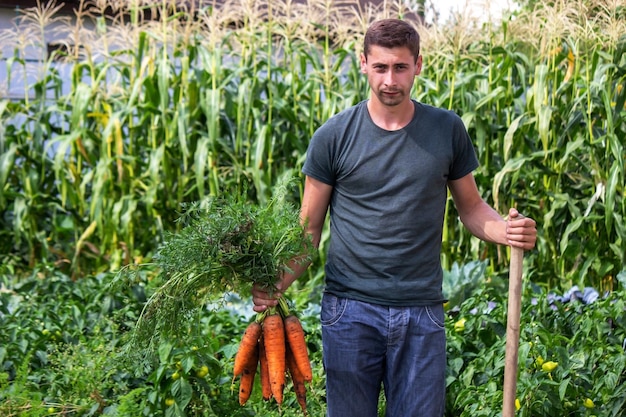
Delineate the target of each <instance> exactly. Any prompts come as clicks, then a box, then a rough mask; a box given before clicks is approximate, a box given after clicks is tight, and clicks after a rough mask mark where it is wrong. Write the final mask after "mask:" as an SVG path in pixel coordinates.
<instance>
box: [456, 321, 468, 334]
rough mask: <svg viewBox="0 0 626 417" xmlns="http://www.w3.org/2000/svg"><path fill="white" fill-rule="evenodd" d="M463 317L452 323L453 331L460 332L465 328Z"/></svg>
mask: <svg viewBox="0 0 626 417" xmlns="http://www.w3.org/2000/svg"><path fill="white" fill-rule="evenodd" d="M465 321H466V320H465V319H461V320H459V321H457V322H456V323H454V331H455V332H462V331H463V330H465Z"/></svg>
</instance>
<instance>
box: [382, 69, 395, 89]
mask: <svg viewBox="0 0 626 417" xmlns="http://www.w3.org/2000/svg"><path fill="white" fill-rule="evenodd" d="M383 83H384V84H385V85H387V86H390V85H395V76H394V74H393V70H391V69H390V70H389V71H387V72H386V73H385V77H384V79H383Z"/></svg>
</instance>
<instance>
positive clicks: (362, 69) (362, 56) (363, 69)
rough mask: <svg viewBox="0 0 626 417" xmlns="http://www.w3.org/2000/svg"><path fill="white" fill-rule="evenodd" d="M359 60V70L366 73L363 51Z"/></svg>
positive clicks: (365, 59)
mask: <svg viewBox="0 0 626 417" xmlns="http://www.w3.org/2000/svg"><path fill="white" fill-rule="evenodd" d="M360 61H361V72H362V73H363V74H366V73H367V58H366V57H365V54H364V53H361V59H360Z"/></svg>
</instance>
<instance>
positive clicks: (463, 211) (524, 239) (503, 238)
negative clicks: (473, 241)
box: [448, 174, 537, 250]
mask: <svg viewBox="0 0 626 417" xmlns="http://www.w3.org/2000/svg"><path fill="white" fill-rule="evenodd" d="M448 188H449V189H450V193H451V194H452V198H453V200H454V204H455V206H456V209H457V211H458V213H459V216H460V217H461V221H462V222H463V224H464V225H465V227H467V229H468V230H469V231H470V232H471V233H472V234H473V235H474V236H476V237H478V238H479V239H481V240H484V241H486V242H492V243H497V244H500V245H509V246H516V247H520V248H523V249H525V250H530V249H532V248H534V247H535V241H536V240H537V228H536V226H537V225H536V223H535V221H534V220H533V219H531V218H528V217H524V216H522V215H520V214H519V213H518V211H517V210H516V209H514V208H511V209H509V218H508V220H504V219H503V218H502V217H501V216H500V215H499V214H498V213H497V212H496V211H495V210H494V209H493V208H492V207H491V206H490V205H489V204H487V203H486V202H485V201H484V200H483V199H482V197H481V196H480V194H479V193H478V188H477V187H476V181H475V180H474V176H473V175H472V174H468V175H466V176H464V177H463V178H460V179H458V180H454V181H449V182H448Z"/></svg>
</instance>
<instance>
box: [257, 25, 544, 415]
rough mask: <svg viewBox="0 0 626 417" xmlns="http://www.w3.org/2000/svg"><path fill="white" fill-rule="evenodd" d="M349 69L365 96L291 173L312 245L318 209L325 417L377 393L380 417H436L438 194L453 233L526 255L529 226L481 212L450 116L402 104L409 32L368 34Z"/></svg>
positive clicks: (376, 28) (440, 314)
mask: <svg viewBox="0 0 626 417" xmlns="http://www.w3.org/2000/svg"><path fill="white" fill-rule="evenodd" d="M360 60H361V70H362V72H363V73H364V74H366V75H367V79H368V82H369V85H370V89H371V94H370V98H369V100H365V101H363V102H361V103H359V104H357V105H356V106H354V107H352V108H350V109H348V110H345V111H343V112H341V113H339V114H337V115H335V116H334V117H331V118H330V119H329V120H328V121H327V122H326V123H325V124H324V125H323V126H321V127H320V128H319V129H318V130H317V132H316V133H315V134H314V136H313V138H312V140H311V143H310V145H309V149H308V152H307V159H306V162H305V164H304V167H303V170H302V171H303V172H304V174H305V175H306V179H305V189H304V195H303V200H302V207H301V218H302V221H303V224H305V225H306V230H307V232H308V233H310V234H311V235H312V237H313V242H314V244H316V245H318V244H319V242H320V238H321V233H322V228H323V225H324V219H325V216H326V212H327V210H328V209H330V231H331V233H330V236H331V237H330V246H329V249H328V257H327V263H326V266H325V271H326V289H325V292H324V295H323V299H322V311H321V322H322V340H323V356H324V368H325V371H326V379H327V381H326V396H327V405H328V416H330V417H349V416H358V417H375V416H377V415H378V414H377V408H378V398H379V392H380V388H381V384H382V386H383V387H384V392H385V397H386V402H387V409H386V413H387V416H389V417H403V416H405V417H435V416H442V415H443V413H444V403H445V365H446V357H445V355H446V347H445V333H444V310H443V303H444V301H445V300H444V298H443V294H442V290H441V285H442V276H443V273H442V270H441V262H440V252H441V239H442V227H443V226H442V225H443V218H444V212H445V205H446V200H447V189H449V190H450V192H451V194H452V197H453V200H454V203H455V206H456V208H457V211H458V213H459V215H460V218H461V221H462V222H463V224H464V225H465V227H467V228H468V229H469V230H470V231H471V232H472V233H473V234H474V235H475V236H477V237H478V238H480V239H482V240H485V241H487V242H493V243H497V244H501V245H510V246H517V247H520V248H523V249H525V250H528V249H532V248H533V247H534V245H535V240H536V224H535V221H534V220H532V219H530V218H525V217H523V216H520V215H519V214H518V212H517V211H516V210H515V209H511V210H510V211H509V218H508V220H506V221H505V220H503V219H502V217H501V216H500V215H499V214H498V213H497V212H496V211H495V210H494V209H493V208H491V207H490V206H489V205H488V204H487V203H485V201H483V199H482V198H481V197H480V195H479V193H478V189H477V187H476V183H475V180H474V177H473V174H472V171H473V170H474V169H476V167H477V166H478V160H477V158H476V155H475V152H474V148H473V146H472V144H471V141H470V138H469V136H468V134H467V131H466V129H465V127H464V125H463V122H462V121H461V119H460V118H459V117H458V116H457V115H456V114H454V113H453V112H450V111H447V110H442V109H437V108H434V107H431V106H428V105H425V104H422V103H418V102H416V101H414V100H412V99H411V98H410V92H411V88H412V86H413V82H414V79H415V77H416V76H418V75H419V74H420V72H421V69H422V57H421V56H420V52H419V35H418V33H417V32H416V31H415V29H414V28H413V27H412V26H411V25H410V24H408V23H406V22H404V21H402V20H396V19H386V20H381V21H377V22H375V23H374V24H372V25H371V27H370V28H369V29H368V31H367V33H366V35H365V42H364V48H363V53H362V54H361V58H360ZM305 268H306V266H296V267H295V268H294V272H293V274H285V275H284V276H282V277H281V280H280V282H279V284H278V285H277V289H278V291H277V292H276V293H273V296H270V295H269V294H268V293H267V292H266V291H263V290H262V289H261V288H254V289H253V293H252V294H253V302H254V304H255V306H254V310H255V311H263V310H264V309H266V308H267V307H268V306H273V305H275V304H276V301H275V298H276V297H278V296H280V294H281V293H284V291H285V290H286V289H287V288H288V287H289V285H290V284H291V283H292V282H293V281H294V280H295V279H296V278H297V277H298V276H299V275H300V274H301V273H302V272H303V271H304V269H305Z"/></svg>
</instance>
